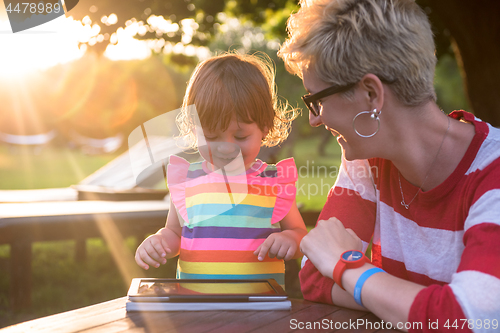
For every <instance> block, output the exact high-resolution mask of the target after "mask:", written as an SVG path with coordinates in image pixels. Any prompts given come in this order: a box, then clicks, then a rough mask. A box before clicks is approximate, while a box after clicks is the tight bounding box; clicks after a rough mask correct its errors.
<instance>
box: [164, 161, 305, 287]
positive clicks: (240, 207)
mask: <svg viewBox="0 0 500 333" xmlns="http://www.w3.org/2000/svg"><path fill="white" fill-rule="evenodd" d="M296 181H297V168H296V166H295V162H294V160H293V158H289V159H286V160H283V161H280V162H278V163H277V164H276V165H267V164H266V163H264V162H262V161H261V160H256V162H255V163H254V164H253V166H252V167H251V168H250V169H249V170H247V171H246V173H244V174H242V175H236V176H231V175H223V174H221V173H219V172H214V171H210V170H209V169H208V167H207V162H206V161H203V162H198V163H191V164H190V163H189V162H188V161H186V160H184V159H182V158H180V157H178V156H175V155H173V156H171V157H170V163H169V165H168V168H167V182H168V187H169V190H170V193H171V200H172V202H173V204H174V206H175V208H176V209H177V213H178V215H179V216H180V218H179V221H180V222H181V226H182V236H181V248H180V256H179V262H178V267H177V278H180V279H183V278H184V279H269V278H273V279H275V280H276V281H277V282H278V283H279V284H280V285H284V284H285V275H284V273H285V265H284V262H283V260H280V259H276V258H272V259H271V258H269V257H268V256H266V257H265V259H264V260H263V261H259V260H258V259H257V256H255V255H254V254H253V252H254V251H255V250H256V249H257V247H259V245H260V244H262V243H263V242H264V240H265V239H266V238H267V237H268V236H269V235H270V234H272V233H274V232H280V231H281V228H280V224H279V221H281V220H282V219H283V217H285V215H286V214H287V213H288V211H289V210H290V207H291V206H292V204H293V202H294V200H295V194H296V187H295V182H296Z"/></svg>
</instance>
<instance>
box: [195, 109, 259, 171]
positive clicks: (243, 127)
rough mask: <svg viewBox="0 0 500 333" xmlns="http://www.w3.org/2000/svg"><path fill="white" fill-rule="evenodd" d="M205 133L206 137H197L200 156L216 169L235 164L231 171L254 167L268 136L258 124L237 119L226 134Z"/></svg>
mask: <svg viewBox="0 0 500 333" xmlns="http://www.w3.org/2000/svg"><path fill="white" fill-rule="evenodd" d="M203 132H204V137H200V136H199V135H198V133H197V135H198V143H199V150H200V154H201V156H202V157H203V158H204V159H205V160H206V161H208V162H209V163H210V164H212V165H214V166H215V167H216V168H222V167H225V166H226V165H228V164H229V163H231V162H233V163H231V169H240V168H241V167H242V166H243V165H244V167H245V170H247V169H248V168H250V167H251V166H252V164H253V162H254V161H255V159H256V158H257V155H258V154H259V151H260V146H261V143H262V139H263V138H264V137H265V136H266V135H267V132H263V131H262V130H260V128H259V126H258V125H257V124H256V123H250V124H246V123H243V122H238V121H237V120H236V117H233V119H232V120H231V122H230V124H229V126H228V128H227V129H226V130H225V131H224V132H222V131H215V132H211V131H208V130H204V131H203ZM204 142H206V144H204ZM238 161H239V162H238ZM241 164H243V165H241ZM228 171H230V170H228Z"/></svg>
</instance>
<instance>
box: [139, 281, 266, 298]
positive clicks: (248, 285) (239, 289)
mask: <svg viewBox="0 0 500 333" xmlns="http://www.w3.org/2000/svg"><path fill="white" fill-rule="evenodd" d="M186 294H205V295H216V294H226V295H248V294H257V295H262V294H272V295H275V294H276V291H275V290H274V288H273V287H272V286H271V285H270V284H269V283H268V282H230V283H229V282H194V283H193V282H184V283H183V282H174V281H169V282H152V281H141V283H140V285H139V289H138V295H141V296H147V295H151V296H152V295H156V296H169V295H186Z"/></svg>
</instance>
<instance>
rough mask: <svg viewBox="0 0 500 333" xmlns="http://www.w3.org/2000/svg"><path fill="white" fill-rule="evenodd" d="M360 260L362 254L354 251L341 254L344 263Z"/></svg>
mask: <svg viewBox="0 0 500 333" xmlns="http://www.w3.org/2000/svg"><path fill="white" fill-rule="evenodd" d="M361 258H363V253H361V252H360V251H356V250H352V251H346V252H344V253H343V254H342V259H344V260H345V261H358V260H360V259H361Z"/></svg>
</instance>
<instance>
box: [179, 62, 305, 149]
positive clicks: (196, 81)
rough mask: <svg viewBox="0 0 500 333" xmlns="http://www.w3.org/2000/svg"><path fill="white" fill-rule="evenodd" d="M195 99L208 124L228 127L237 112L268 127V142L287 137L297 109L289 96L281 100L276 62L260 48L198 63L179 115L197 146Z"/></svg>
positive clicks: (239, 116)
mask: <svg viewBox="0 0 500 333" xmlns="http://www.w3.org/2000/svg"><path fill="white" fill-rule="evenodd" d="M191 105H195V107H196V112H197V113H198V117H199V120H200V123H201V126H202V128H203V130H209V131H225V130H226V129H227V128H228V126H229V124H230V122H231V120H232V119H233V118H234V117H235V118H236V120H237V121H240V122H244V123H256V124H257V126H258V127H259V129H260V130H262V131H263V132H265V130H266V129H267V130H269V132H268V134H267V136H266V137H265V138H264V139H263V140H262V145H263V146H268V147H272V146H275V145H278V144H280V143H281V142H283V141H284V140H286V138H287V137H288V134H289V133H290V130H291V122H292V120H293V119H295V118H296V117H297V115H298V113H297V110H296V109H293V108H291V107H290V106H289V104H288V103H286V101H285V102H281V101H279V100H278V97H277V94H276V86H275V70H274V66H273V62H272V61H271V59H270V58H269V57H268V56H267V55H265V54H261V53H256V54H253V55H250V54H238V53H225V54H221V55H217V56H214V57H212V58H209V59H207V60H205V61H203V62H201V63H200V64H198V66H197V67H196V69H195V70H194V72H193V74H192V76H191V79H190V80H189V83H188V86H187V89H186V94H185V96H184V101H183V104H182V108H181V113H180V114H179V115H178V116H177V125H178V127H179V129H180V132H181V136H183V137H186V138H187V139H188V142H190V143H192V146H191V147H192V148H196V136H195V134H194V132H193V130H194V123H193V119H192V115H190V112H189V110H190V107H189V106H191ZM191 110H192V108H191Z"/></svg>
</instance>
